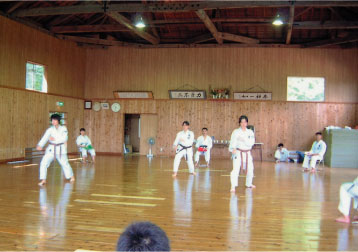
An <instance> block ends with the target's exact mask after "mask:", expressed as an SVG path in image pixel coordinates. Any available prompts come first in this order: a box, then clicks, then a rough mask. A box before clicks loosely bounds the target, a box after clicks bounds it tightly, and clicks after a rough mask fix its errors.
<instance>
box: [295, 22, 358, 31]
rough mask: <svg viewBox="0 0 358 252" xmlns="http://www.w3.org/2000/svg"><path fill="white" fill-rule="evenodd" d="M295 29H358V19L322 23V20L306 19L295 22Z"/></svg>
mask: <svg viewBox="0 0 358 252" xmlns="http://www.w3.org/2000/svg"><path fill="white" fill-rule="evenodd" d="M293 28H294V29H318V30H323V29H326V30H327V29H358V21H326V22H324V23H321V22H320V21H305V22H295V23H294V24H293Z"/></svg>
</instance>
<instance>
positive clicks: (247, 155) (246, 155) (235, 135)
mask: <svg viewBox="0 0 358 252" xmlns="http://www.w3.org/2000/svg"><path fill="white" fill-rule="evenodd" d="M254 144H255V135H254V132H253V131H252V130H251V129H246V130H245V131H244V130H242V128H238V129H235V130H234V131H233V132H232V134H231V140H230V146H229V151H230V152H232V151H233V150H234V149H236V154H235V155H233V156H232V158H233V170H232V171H231V174H230V180H231V189H234V188H235V187H236V186H238V178H239V174H240V168H241V153H242V157H243V165H244V166H245V167H246V169H247V174H246V186H247V187H251V186H252V179H253V177H254V163H253V160H252V156H251V151H249V152H240V151H239V150H237V149H240V150H251V148H252V146H253V145H254ZM246 159H247V162H248V163H247V164H246Z"/></svg>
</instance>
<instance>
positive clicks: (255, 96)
mask: <svg viewBox="0 0 358 252" xmlns="http://www.w3.org/2000/svg"><path fill="white" fill-rule="evenodd" d="M234 100H256V101H269V100H272V93H235V92H234Z"/></svg>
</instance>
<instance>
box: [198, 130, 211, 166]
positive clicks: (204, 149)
mask: <svg viewBox="0 0 358 252" xmlns="http://www.w3.org/2000/svg"><path fill="white" fill-rule="evenodd" d="M201 132H202V134H203V135H202V136H200V137H198V140H196V145H195V147H196V148H197V150H196V152H195V157H194V160H195V166H198V165H199V159H200V155H204V156H205V161H206V165H207V167H209V165H210V150H211V148H212V147H213V141H212V139H211V137H210V136H208V128H203V129H202V130H201Z"/></svg>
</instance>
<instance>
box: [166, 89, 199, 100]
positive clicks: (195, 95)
mask: <svg viewBox="0 0 358 252" xmlns="http://www.w3.org/2000/svg"><path fill="white" fill-rule="evenodd" d="M169 98H170V99H206V92H205V91H204V90H169Z"/></svg>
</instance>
